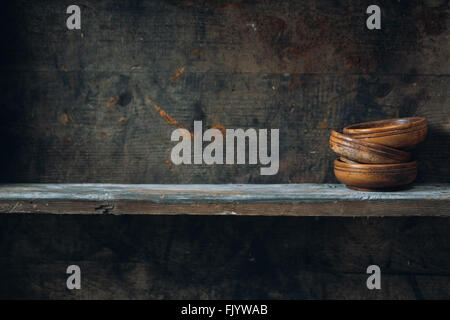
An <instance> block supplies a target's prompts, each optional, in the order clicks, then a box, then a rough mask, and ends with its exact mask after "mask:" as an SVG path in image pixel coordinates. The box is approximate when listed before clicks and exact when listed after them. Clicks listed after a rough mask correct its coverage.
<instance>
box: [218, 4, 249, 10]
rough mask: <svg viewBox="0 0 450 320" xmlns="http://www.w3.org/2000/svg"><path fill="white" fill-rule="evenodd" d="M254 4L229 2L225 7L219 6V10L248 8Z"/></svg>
mask: <svg viewBox="0 0 450 320" xmlns="http://www.w3.org/2000/svg"><path fill="white" fill-rule="evenodd" d="M251 6H252V4H249V3H230V2H229V3H227V4H226V5H224V6H223V7H221V8H219V10H223V11H225V10H233V9H248V8H250V7H251Z"/></svg>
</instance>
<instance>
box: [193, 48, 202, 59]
mask: <svg viewBox="0 0 450 320" xmlns="http://www.w3.org/2000/svg"><path fill="white" fill-rule="evenodd" d="M201 51H202V48H196V49H194V50H193V51H192V53H191V55H192V56H194V57H195V56H197V55H199V54H200V52H201Z"/></svg>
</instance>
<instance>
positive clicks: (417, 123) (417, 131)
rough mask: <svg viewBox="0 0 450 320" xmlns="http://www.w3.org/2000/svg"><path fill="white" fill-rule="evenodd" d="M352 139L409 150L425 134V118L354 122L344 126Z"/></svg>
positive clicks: (421, 139) (420, 140)
mask: <svg viewBox="0 0 450 320" xmlns="http://www.w3.org/2000/svg"><path fill="white" fill-rule="evenodd" d="M344 133H345V134H347V135H349V136H351V137H352V138H354V139H358V140H363V141H368V142H373V143H378V144H382V145H385V146H388V147H392V148H398V149H403V150H411V149H413V148H414V147H415V146H416V145H417V144H418V143H420V142H422V141H423V140H425V138H426V136H427V120H426V119H425V118H420V117H411V118H398V119H387V120H379V121H370V122H363V123H358V124H354V125H351V126H348V127H345V128H344Z"/></svg>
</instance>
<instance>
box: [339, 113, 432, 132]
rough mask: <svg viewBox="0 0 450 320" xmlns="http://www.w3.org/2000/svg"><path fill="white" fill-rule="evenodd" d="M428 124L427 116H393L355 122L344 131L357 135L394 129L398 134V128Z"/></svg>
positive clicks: (412, 127) (406, 128)
mask: <svg viewBox="0 0 450 320" xmlns="http://www.w3.org/2000/svg"><path fill="white" fill-rule="evenodd" d="M426 125H427V122H426V118H425V117H405V118H392V119H383V120H375V121H367V122H360V123H355V124H352V125H349V126H346V127H344V130H343V132H344V133H345V134H354V135H357V134H369V133H381V132H388V131H393V134H396V133H395V131H397V130H408V131H409V130H411V131H414V130H417V129H418V128H416V127H422V126H425V127H426Z"/></svg>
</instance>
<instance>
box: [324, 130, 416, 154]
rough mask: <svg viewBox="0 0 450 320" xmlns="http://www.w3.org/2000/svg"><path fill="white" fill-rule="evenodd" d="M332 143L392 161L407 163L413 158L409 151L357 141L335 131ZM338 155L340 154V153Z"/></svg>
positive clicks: (331, 136) (333, 131)
mask: <svg viewBox="0 0 450 320" xmlns="http://www.w3.org/2000/svg"><path fill="white" fill-rule="evenodd" d="M330 143H336V144H339V145H341V146H344V147H348V148H352V149H357V150H362V151H365V152H370V153H374V154H376V155H378V156H381V157H385V158H389V159H392V160H404V161H405V162H407V161H408V160H409V159H410V158H411V153H410V152H408V151H403V150H399V149H396V148H392V147H389V146H386V145H383V144H379V143H374V142H369V141H366V140H360V139H355V138H353V137H351V136H349V135H346V134H343V133H340V132H337V131H335V130H332V132H331V135H330ZM333 151H334V150H333ZM336 153H337V154H340V153H338V152H336Z"/></svg>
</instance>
